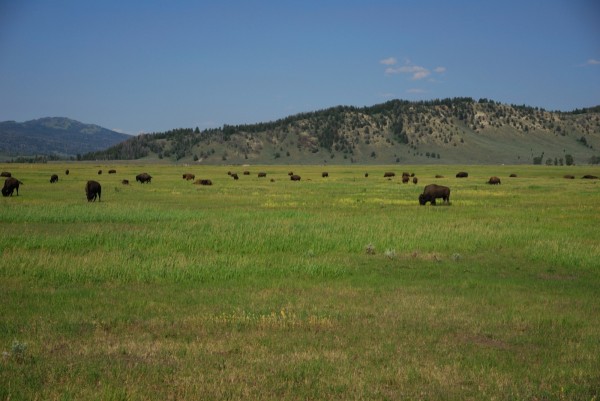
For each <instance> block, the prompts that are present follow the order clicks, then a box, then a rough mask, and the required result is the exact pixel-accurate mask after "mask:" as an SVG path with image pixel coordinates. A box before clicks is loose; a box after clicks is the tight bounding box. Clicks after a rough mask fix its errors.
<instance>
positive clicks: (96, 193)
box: [85, 180, 102, 202]
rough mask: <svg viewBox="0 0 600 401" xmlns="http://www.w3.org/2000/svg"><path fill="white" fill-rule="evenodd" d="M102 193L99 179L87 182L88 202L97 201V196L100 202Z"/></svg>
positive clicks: (86, 193) (86, 194)
mask: <svg viewBox="0 0 600 401" xmlns="http://www.w3.org/2000/svg"><path fill="white" fill-rule="evenodd" d="M101 194H102V186H101V185H100V183H99V182H98V181H92V180H90V181H88V182H87V184H85V196H87V200H88V202H91V201H94V202H96V197H98V202H100V195H101Z"/></svg>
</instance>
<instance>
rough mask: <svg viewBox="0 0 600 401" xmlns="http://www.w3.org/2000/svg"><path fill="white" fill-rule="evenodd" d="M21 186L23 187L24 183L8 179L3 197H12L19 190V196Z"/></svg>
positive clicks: (3, 190)
mask: <svg viewBox="0 0 600 401" xmlns="http://www.w3.org/2000/svg"><path fill="white" fill-rule="evenodd" d="M19 185H23V183H22V182H21V181H19V180H17V179H16V178H14V177H8V178H7V179H6V180H5V181H4V187H3V188H2V196H12V194H13V192H14V191H15V190H17V196H19Z"/></svg>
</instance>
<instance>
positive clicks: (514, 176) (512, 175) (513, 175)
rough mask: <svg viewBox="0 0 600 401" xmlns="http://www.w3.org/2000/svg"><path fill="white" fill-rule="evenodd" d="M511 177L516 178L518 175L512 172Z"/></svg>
mask: <svg viewBox="0 0 600 401" xmlns="http://www.w3.org/2000/svg"><path fill="white" fill-rule="evenodd" d="M509 177H510V178H516V177H517V175H516V174H515V173H512V174H511V175H509Z"/></svg>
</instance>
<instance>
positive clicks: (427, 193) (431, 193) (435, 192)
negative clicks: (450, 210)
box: [419, 184, 450, 205]
mask: <svg viewBox="0 0 600 401" xmlns="http://www.w3.org/2000/svg"><path fill="white" fill-rule="evenodd" d="M439 198H441V199H442V200H443V201H444V202H446V203H450V188H448V187H444V186H443V185H436V184H429V185H427V186H426V187H425V189H424V190H423V193H422V194H421V195H419V203H420V204H421V205H425V204H426V203H427V202H430V203H431V204H432V205H435V200H436V199H439Z"/></svg>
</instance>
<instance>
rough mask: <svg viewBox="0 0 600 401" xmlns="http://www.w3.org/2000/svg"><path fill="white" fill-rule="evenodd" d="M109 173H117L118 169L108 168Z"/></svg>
mask: <svg viewBox="0 0 600 401" xmlns="http://www.w3.org/2000/svg"><path fill="white" fill-rule="evenodd" d="M108 174H117V170H115V169H110V170H108Z"/></svg>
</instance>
